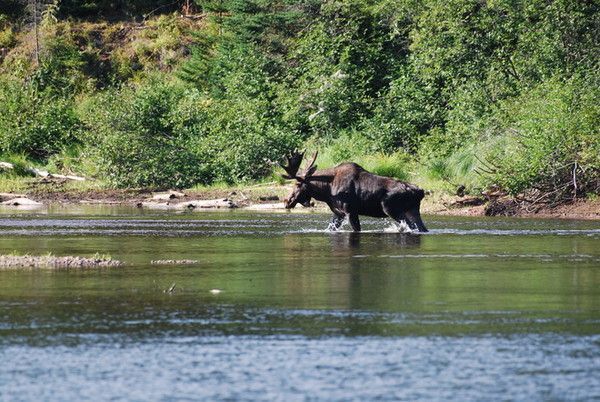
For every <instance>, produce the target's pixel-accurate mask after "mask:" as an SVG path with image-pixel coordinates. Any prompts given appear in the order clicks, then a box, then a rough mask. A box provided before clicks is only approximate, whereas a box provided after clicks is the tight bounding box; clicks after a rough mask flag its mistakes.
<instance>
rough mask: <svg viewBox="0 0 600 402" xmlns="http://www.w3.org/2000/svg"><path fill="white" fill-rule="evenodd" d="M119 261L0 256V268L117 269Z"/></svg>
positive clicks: (119, 264) (70, 257) (108, 259)
mask: <svg viewBox="0 0 600 402" xmlns="http://www.w3.org/2000/svg"><path fill="white" fill-rule="evenodd" d="M121 265H123V263H122V262H121V261H117V260H113V259H110V258H86V257H73V256H66V257H56V256H52V255H46V256H34V255H0V269H2V268H55V269H56V268H100V267H119V266H121Z"/></svg>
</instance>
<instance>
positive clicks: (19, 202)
mask: <svg viewBox="0 0 600 402" xmlns="http://www.w3.org/2000/svg"><path fill="white" fill-rule="evenodd" d="M2 205H9V206H13V207H16V206H39V205H43V204H42V203H41V202H37V201H34V200H31V199H29V198H24V197H20V198H13V199H12V200H8V201H3V202H2Z"/></svg>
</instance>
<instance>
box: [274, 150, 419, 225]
mask: <svg viewBox="0 0 600 402" xmlns="http://www.w3.org/2000/svg"><path fill="white" fill-rule="evenodd" d="M303 158H304V152H302V153H299V152H294V153H292V155H291V156H289V157H287V158H286V159H287V165H283V164H282V165H281V167H282V168H283V169H284V170H285V171H286V174H285V175H282V176H283V177H284V178H286V179H293V180H296V183H295V185H294V188H293V189H292V191H291V193H290V194H289V195H288V196H287V198H286V199H285V201H284V203H285V207H286V208H288V209H289V208H294V207H295V206H296V204H302V205H305V206H308V205H309V203H310V200H311V199H312V198H314V199H315V200H318V201H322V202H324V203H326V204H327V205H328V206H329V208H330V209H331V211H332V212H333V219H332V226H333V228H334V229H338V228H339V227H340V226H341V225H342V223H343V222H344V219H345V218H346V216H347V217H348V220H349V222H350V225H351V226H352V229H353V230H354V231H357V232H358V231H360V221H359V218H358V216H359V215H364V216H372V217H376V218H385V217H389V218H391V219H393V220H395V221H396V222H401V221H405V222H406V223H407V224H408V225H409V227H410V228H411V229H413V230H418V231H420V232H427V228H426V227H425V224H424V223H423V221H422V220H421V213H420V206H421V200H422V199H423V197H424V196H425V192H424V191H423V190H422V189H420V188H419V187H417V186H415V185H412V184H410V183H405V182H403V181H400V180H396V179H392V178H390V177H384V176H378V175H375V174H373V173H370V172H368V171H366V170H365V169H363V168H362V167H361V166H359V165H357V164H356V163H352V162H347V163H342V164H341V165H338V166H336V167H334V168H330V169H322V170H317V166H316V165H315V160H316V159H317V154H316V153H315V155H314V157H313V159H312V161H311V162H310V163H309V165H308V167H307V168H306V169H305V170H304V171H303V172H302V173H301V174H298V170H300V164H301V163H302V159H303Z"/></svg>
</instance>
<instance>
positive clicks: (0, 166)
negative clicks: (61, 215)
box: [0, 162, 86, 181]
mask: <svg viewBox="0 0 600 402" xmlns="http://www.w3.org/2000/svg"><path fill="white" fill-rule="evenodd" d="M14 168H15V165H13V164H12V163H10V162H0V169H8V170H12V169H14ZM25 171H27V172H29V173H32V174H34V175H35V176H38V177H42V178H44V179H64V180H75V181H85V180H86V178H85V177H82V176H74V175H64V174H57V173H50V172H47V171H45V170H41V169H36V168H34V167H31V166H30V167H27V168H25Z"/></svg>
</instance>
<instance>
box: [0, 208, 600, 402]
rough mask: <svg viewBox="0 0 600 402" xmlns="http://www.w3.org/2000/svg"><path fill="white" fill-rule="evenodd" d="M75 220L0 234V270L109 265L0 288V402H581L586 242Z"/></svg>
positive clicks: (562, 227)
mask: <svg viewBox="0 0 600 402" xmlns="http://www.w3.org/2000/svg"><path fill="white" fill-rule="evenodd" d="M82 211H83V212H86V213H87V214H86V215H77V214H72V215H66V214H65V212H64V211H59V213H60V214H57V213H56V211H54V212H53V211H49V213H47V214H45V215H43V216H42V215H39V216H38V215H36V214H35V213H28V215H20V214H15V215H5V216H3V217H1V218H0V227H2V236H0V252H1V253H10V252H17V253H30V254H45V253H48V252H51V253H53V254H56V255H83V256H91V255H94V254H95V253H96V252H100V253H106V254H110V255H111V256H112V257H113V258H115V259H118V260H122V261H124V262H125V263H126V266H124V267H123V268H119V269H104V270H91V271H79V270H62V271H43V270H39V271H35V270H29V271H0V361H2V364H0V399H1V400H4V399H6V400H15V399H26V400H29V399H40V398H41V399H61V400H80V399H93V400H96V399H118V398H125V399H171V398H188V399H207V400H220V399H236V400H237V399H251V400H257V399H294V398H299V399H315V400H349V399H353V398H356V399H362V400H373V399H378V398H379V399H404V400H432V399H454V400H463V399H464V400H469V399H471V400H483V399H524V400H532V399H533V400H539V399H559V400H581V399H594V398H595V397H600V384H599V381H598V376H597V368H598V366H597V362H598V359H599V358H600V355H599V353H600V352H599V350H600V349H599V348H598V345H600V331H599V330H598V328H600V326H599V323H600V309H599V306H600V269H599V268H600V248H599V247H598V240H599V237H600V230H599V228H598V224H597V223H594V222H570V221H558V222H557V221H541V220H529V221H528V220H511V219H466V218H465V219H463V218H430V219H428V220H427V223H428V226H429V227H430V229H431V232H430V233H428V234H423V235H421V234H411V233H393V232H389V231H386V225H387V223H386V222H384V221H382V220H368V219H365V221H364V222H363V224H364V227H365V229H366V230H365V232H361V233H354V232H347V231H341V232H326V231H323V230H322V229H321V228H322V226H323V221H324V220H325V219H327V218H326V217H324V216H322V215H317V214H306V215H292V214H282V215H272V214H257V213H251V214H249V213H244V212H226V213H221V212H216V213H184V214H178V215H173V214H167V213H164V212H160V213H158V212H157V213H146V212H144V213H142V212H140V211H137V210H126V209H119V210H111V209H101V210H98V211H96V212H94V211H93V210H85V211H84V210H82ZM90 211H91V212H90ZM499 235H501V236H499ZM158 259H190V260H197V261H198V263H197V264H191V265H187V266H153V265H151V264H150V261H151V260H158ZM172 284H176V287H175V290H174V291H173V292H171V293H165V292H164V290H165V289H168V288H169V287H171V286H172ZM215 288H217V289H222V292H221V293H219V294H212V293H210V290H211V289H215ZM366 383H368V384H372V386H370V387H365V386H364V384H366ZM232 384H235V385H234V386H232ZM57 390H59V391H57Z"/></svg>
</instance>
